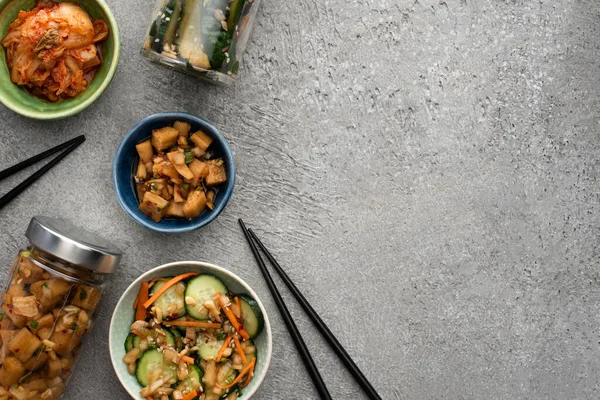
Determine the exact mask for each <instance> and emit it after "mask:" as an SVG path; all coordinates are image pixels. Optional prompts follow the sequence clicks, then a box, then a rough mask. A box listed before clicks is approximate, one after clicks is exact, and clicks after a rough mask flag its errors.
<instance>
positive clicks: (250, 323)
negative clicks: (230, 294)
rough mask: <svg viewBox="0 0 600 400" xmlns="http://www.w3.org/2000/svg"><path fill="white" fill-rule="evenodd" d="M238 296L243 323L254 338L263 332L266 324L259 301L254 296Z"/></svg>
mask: <svg viewBox="0 0 600 400" xmlns="http://www.w3.org/2000/svg"><path fill="white" fill-rule="evenodd" d="M238 297H239V298H240V306H241V307H240V308H241V316H242V325H244V329H245V330H246V332H248V335H250V337H251V338H252V339H254V338H255V337H257V336H258V335H259V334H260V332H262V330H263V328H264V326H265V318H264V317H263V314H262V311H261V310H260V307H259V306H258V303H257V302H256V301H255V300H254V299H253V298H252V297H250V296H248V295H245V294H241V295H239V296H238Z"/></svg>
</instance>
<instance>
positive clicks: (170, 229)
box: [112, 112, 236, 233]
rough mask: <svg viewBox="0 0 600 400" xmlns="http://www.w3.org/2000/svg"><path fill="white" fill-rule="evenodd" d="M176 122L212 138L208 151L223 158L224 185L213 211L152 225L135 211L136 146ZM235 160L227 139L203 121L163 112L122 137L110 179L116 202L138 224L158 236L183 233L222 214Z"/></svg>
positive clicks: (148, 118) (149, 220)
mask: <svg viewBox="0 0 600 400" xmlns="http://www.w3.org/2000/svg"><path fill="white" fill-rule="evenodd" d="M175 121H184V122H187V123H188V124H190V125H191V126H192V130H191V132H195V131H197V130H202V131H203V132H204V133H206V134H207V135H209V136H210V137H211V138H212V139H213V143H212V144H211V150H213V151H214V153H215V156H216V157H221V158H223V162H224V163H225V171H226V173H227V182H226V183H225V184H223V185H222V186H220V187H219V191H218V193H217V196H216V197H215V200H214V202H213V203H214V205H215V209H214V210H205V211H204V212H203V213H202V214H200V215H199V216H198V217H196V218H194V219H192V220H186V219H176V218H165V219H163V220H162V221H160V222H154V221H153V220H152V219H150V218H149V217H148V216H146V215H144V214H143V213H142V212H141V211H140V210H138V206H139V203H138V199H137V194H136V188H135V182H134V180H133V171H134V167H135V165H134V164H135V163H136V162H137V159H138V156H137V151H136V149H135V145H136V144H138V143H140V142H141V141H143V140H145V139H147V138H149V137H150V136H151V135H152V130H153V129H158V128H162V127H164V126H167V125H172V124H173V123H174V122H175ZM235 175H236V169H235V160H234V158H233V153H232V151H231V148H230V147H229V143H227V140H226V139H225V138H224V137H223V135H221V133H220V132H219V130H218V129H217V128H215V127H214V125H212V124H211V123H210V122H208V121H206V120H205V119H203V118H200V117H197V116H195V115H191V114H188V113H182V112H166V113H159V114H154V115H151V116H149V117H146V118H144V119H143V120H141V121H140V122H138V123H137V124H136V125H135V126H134V127H133V128H131V130H130V131H129V132H127V134H126V135H125V137H124V138H123V140H122V141H121V144H119V147H118V148H117V152H116V154H115V158H114V159H113V165H112V180H113V186H114V189H115V193H116V195H117V200H118V201H119V204H120V205H121V207H122V208H123V210H124V211H125V212H126V213H127V215H129V217H131V219H133V220H134V221H135V222H137V223H138V224H140V225H142V226H143V227H145V228H148V229H150V230H152V231H155V232H160V233H185V232H191V231H193V230H196V229H198V228H201V227H203V226H205V225H208V224H209V223H211V222H212V221H213V220H214V219H215V218H217V216H218V215H219V214H220V213H221V212H222V211H223V209H224V208H225V205H227V202H228V201H229V199H230V198H231V195H232V193H233V187H234V186H235Z"/></svg>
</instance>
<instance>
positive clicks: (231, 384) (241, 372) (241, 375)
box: [215, 357, 256, 389]
mask: <svg viewBox="0 0 600 400" xmlns="http://www.w3.org/2000/svg"><path fill="white" fill-rule="evenodd" d="M255 362H256V358H255V357H252V360H250V362H249V363H248V365H246V366H245V367H244V369H243V370H241V371H240V374H239V375H238V376H237V377H236V378H235V379H234V380H233V382H231V383H230V384H229V385H225V386H221V385H219V382H217V383H216V384H215V386H216V387H218V388H219V389H229V388H232V387H234V386H235V385H236V384H237V383H238V382H239V381H241V380H242V378H243V377H244V375H246V374H247V373H248V372H250V370H251V369H253V368H254V363H255Z"/></svg>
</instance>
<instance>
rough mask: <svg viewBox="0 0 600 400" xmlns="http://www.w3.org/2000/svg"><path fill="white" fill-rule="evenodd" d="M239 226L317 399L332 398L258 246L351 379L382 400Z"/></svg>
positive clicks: (284, 276) (276, 265) (252, 237)
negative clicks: (299, 356) (298, 353)
mask: <svg viewBox="0 0 600 400" xmlns="http://www.w3.org/2000/svg"><path fill="white" fill-rule="evenodd" d="M239 223H240V225H241V227H242V230H243V231H244V235H245V236H246V240H247V241H248V244H249V245H250V248H251V249H252V253H253V254H254V258H256V262H257V263H258V266H259V268H260V271H261V272H262V274H263V276H264V278H265V280H266V281H267V286H268V287H269V290H270V291H271V294H272V295H273V297H274V299H275V304H277V308H279V312H280V313H281V316H282V317H283V321H284V322H285V325H286V326H287V328H288V331H289V332H290V334H291V335H292V339H293V341H294V344H295V345H296V348H297V349H298V351H299V352H300V355H301V357H302V361H303V362H304V365H305V366H306V369H307V370H308V373H309V374H310V376H311V378H312V380H313V382H314V384H315V386H316V388H317V392H319V395H320V396H321V399H331V395H330V394H329V391H328V390H327V386H326V385H325V382H324V381H323V378H322V377H321V374H320V373H319V370H318V369H317V366H316V365H315V362H314V360H313V358H312V356H311V355H310V352H309V351H308V348H307V347H306V343H304V339H302V335H301V334H300V331H299V330H298V327H297V326H296V324H295V323H294V320H293V318H292V315H291V314H290V312H289V310H288V309H287V306H286V305H285V302H284V301H283V298H282V297H281V294H280V293H279V290H277V286H275V282H274V281H273V278H272V277H271V274H270V273H269V270H267V267H266V265H265V263H264V261H263V259H262V257H261V255H260V253H259V251H258V248H257V245H258V247H260V249H261V250H262V251H263V253H264V254H265V255H266V256H267V259H268V260H269V261H270V262H271V264H272V265H273V267H274V268H275V270H276V271H277V273H278V274H279V276H281V279H282V280H283V282H284V283H285V284H286V286H287V287H288V288H289V289H290V291H291V292H292V294H293V295H294V297H295V298H296V299H297V300H298V302H299V303H300V305H301V306H302V308H303V309H304V311H305V312H306V313H307V314H308V316H309V317H310V319H311V320H312V321H313V323H314V324H315V325H316V326H317V328H318V329H319V331H320V332H321V334H322V335H323V336H324V337H325V339H326V340H327V342H328V343H329V345H330V346H331V348H332V349H333V350H334V351H335V352H336V354H337V355H338V357H340V359H341V360H342V362H343V363H344V365H345V366H346V368H348V370H349V371H350V373H351V374H352V376H354V379H356V380H357V381H358V383H359V384H360V387H361V388H362V390H363V391H364V392H365V393H366V394H367V395H368V396H369V398H371V399H379V400H381V396H379V394H377V391H376V390H375V389H374V388H373V385H371V383H370V382H369V381H368V380H367V378H366V377H365V375H364V374H363V373H362V372H361V370H360V369H359V368H358V366H357V365H356V364H355V363H354V361H353V360H352V358H351V357H350V355H349V354H348V353H347V352H346V350H345V349H344V347H343V346H342V345H341V344H340V342H339V341H338V340H337V338H336V337H335V336H334V335H333V333H331V331H330V330H329V328H328V327H327V325H325V322H323V320H322V319H321V317H319V314H317V312H316V311H315V310H314V308H312V306H311V305H310V304H309V303H308V301H307V300H306V298H304V296H303V295H302V293H301V292H300V290H299V289H298V288H297V287H296V285H294V283H293V282H292V280H291V279H290V277H289V276H288V275H287V274H286V273H285V271H284V270H283V268H281V266H280V265H279V263H278V262H277V261H276V260H275V258H274V257H273V256H272V255H271V253H270V252H269V250H267V248H266V247H265V245H264V244H262V242H261V241H260V239H258V237H257V236H256V234H255V233H254V232H253V231H252V229H247V228H246V225H245V224H244V221H242V220H241V219H239Z"/></svg>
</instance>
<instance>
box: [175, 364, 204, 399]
mask: <svg viewBox="0 0 600 400" xmlns="http://www.w3.org/2000/svg"><path fill="white" fill-rule="evenodd" d="M188 371H189V374H188V377H187V378H185V379H184V380H182V381H181V382H179V385H178V386H177V390H180V391H181V393H182V394H184V395H186V394H188V393H190V392H192V391H193V390H195V391H197V392H199V393H201V392H202V377H203V376H204V373H203V372H202V370H201V369H200V368H198V366H197V365H195V364H193V365H190V366H188Z"/></svg>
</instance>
